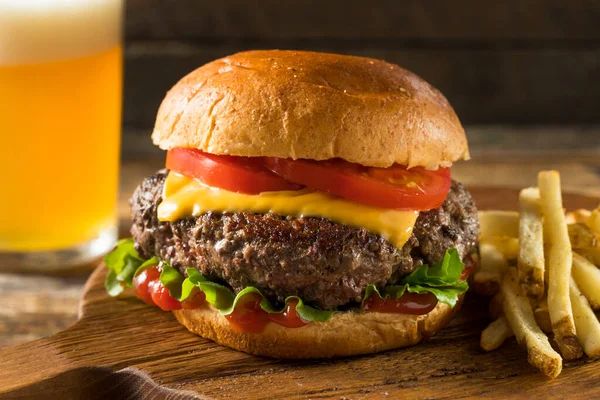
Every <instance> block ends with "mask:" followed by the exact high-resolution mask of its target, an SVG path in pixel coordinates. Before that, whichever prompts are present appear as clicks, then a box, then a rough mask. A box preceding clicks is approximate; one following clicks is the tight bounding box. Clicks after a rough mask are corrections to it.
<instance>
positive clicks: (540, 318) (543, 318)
mask: <svg viewBox="0 0 600 400" xmlns="http://www.w3.org/2000/svg"><path fill="white" fill-rule="evenodd" d="M533 314H534V315H535V322H537V324H538V326H539V327H540V329H541V330H542V331H543V332H545V333H552V322H550V313H549V311H548V302H547V301H546V299H543V300H542V301H540V303H539V304H538V306H537V307H536V308H535V311H534V312H533Z"/></svg>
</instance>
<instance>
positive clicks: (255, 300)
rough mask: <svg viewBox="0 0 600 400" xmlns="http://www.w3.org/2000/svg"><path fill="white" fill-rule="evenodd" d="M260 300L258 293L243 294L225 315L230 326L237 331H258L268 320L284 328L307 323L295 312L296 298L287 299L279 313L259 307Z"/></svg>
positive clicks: (299, 326) (263, 327)
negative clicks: (269, 311)
mask: <svg viewBox="0 0 600 400" xmlns="http://www.w3.org/2000/svg"><path fill="white" fill-rule="evenodd" d="M261 300H262V296H261V295H260V294H258V293H250V294H247V295H245V296H243V297H242V298H241V299H240V300H239V301H238V303H237V305H236V307H235V309H234V310H233V312H232V313H231V314H229V315H226V316H225V318H227V320H228V321H229V323H230V324H231V327H232V328H233V329H235V330H236V331H238V332H252V333H260V332H262V331H263V330H264V329H265V326H266V325H267V324H268V323H269V322H273V323H275V324H277V325H281V326H284V327H286V328H301V327H303V326H304V325H306V324H308V322H306V321H304V320H303V319H302V318H300V316H299V315H298V313H297V312H296V306H297V305H298V301H297V300H295V299H294V300H290V301H288V302H287V304H286V306H285V309H284V310H283V312H281V313H268V312H266V311H265V310H263V309H262V308H261V307H260V302H261Z"/></svg>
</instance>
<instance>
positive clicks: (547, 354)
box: [502, 268, 562, 378]
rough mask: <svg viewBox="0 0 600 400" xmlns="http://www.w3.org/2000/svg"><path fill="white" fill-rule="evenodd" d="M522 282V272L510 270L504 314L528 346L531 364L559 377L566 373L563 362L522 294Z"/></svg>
mask: <svg viewBox="0 0 600 400" xmlns="http://www.w3.org/2000/svg"><path fill="white" fill-rule="evenodd" d="M518 279H519V278H518V272H517V270H516V269H514V268H509V270H508V271H507V273H506V274H505V275H504V280H503V281H502V291H503V292H504V296H505V298H504V305H503V310H504V315H505V316H506V320H507V321H508V325H509V326H510V329H511V330H512V332H513V333H514V334H515V337H516V338H517V342H519V344H522V345H523V344H524V345H525V346H526V348H527V353H528V357H527V359H528V361H529V363H530V364H531V365H533V366H534V367H536V368H538V369H540V370H541V371H542V372H543V373H544V375H546V376H548V377H550V378H556V377H557V376H558V375H559V374H560V372H561V370H562V359H561V357H560V355H559V354H558V353H557V352H556V351H554V349H553V348H552V346H550V342H549V341H548V337H547V336H546V335H545V334H544V332H542V331H541V329H540V327H539V326H538V325H537V324H536V322H535V317H534V315H533V311H532V310H531V304H530V303H529V299H528V298H527V297H526V296H523V295H521V293H520V289H521V287H520V286H519V283H518Z"/></svg>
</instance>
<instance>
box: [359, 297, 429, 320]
mask: <svg viewBox="0 0 600 400" xmlns="http://www.w3.org/2000/svg"><path fill="white" fill-rule="evenodd" d="M436 305H437V298H436V297H435V295H433V294H432V293H423V294H419V293H409V292H405V293H404V294H403V295H402V296H400V298H399V299H398V300H393V299H385V300H384V299H382V298H381V297H379V296H377V294H373V295H371V296H370V297H369V298H368V299H367V300H365V303H364V305H363V311H374V312H380V313H402V314H414V315H422V314H427V313H428V312H429V311H431V310H433V309H434V308H435V306H436Z"/></svg>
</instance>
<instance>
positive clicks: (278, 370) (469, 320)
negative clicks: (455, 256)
mask: <svg viewBox="0 0 600 400" xmlns="http://www.w3.org/2000/svg"><path fill="white" fill-rule="evenodd" d="M470 190H471V192H472V193H473V195H474V196H475V198H476V200H477V204H478V206H479V208H480V209H491V208H493V209H516V205H517V196H518V191H517V190H516V189H506V188H503V189H498V188H471V189H470ZM564 201H565V206H566V207H568V208H569V209H574V208H593V207H595V206H597V205H598V199H592V198H588V197H583V196H578V195H568V194H567V195H565V196H564ZM105 274H106V270H105V267H104V266H103V265H101V266H99V267H98V268H97V269H96V271H95V272H94V273H93V274H92V276H91V277H90V279H89V281H88V282H87V284H86V287H85V290H84V294H83V298H82V300H81V304H80V310H79V316H80V319H79V320H78V322H77V323H76V324H75V325H74V326H72V327H70V328H68V329H66V330H65V331H63V332H60V333H58V334H56V335H54V336H51V337H48V338H44V339H41V340H37V341H34V342H31V343H27V344H23V345H19V346H15V347H10V348H5V349H0V398H2V399H30V398H35V399H43V398H52V399H56V398H68V399H73V398H86V399H104V398H110V399H119V398H157V399H158V398H166V397H168V398H172V399H178V398H179V399H187V398H189V399H193V398H231V399H254V398H277V399H283V398H286V399H292V398H297V399H304V398H312V399H315V398H333V399H363V398H390V399H395V398H438V399H443V398H452V399H454V398H464V397H480V396H485V397H490V398H491V397H507V396H518V397H521V396H523V397H524V396H527V397H534V398H565V397H569V398H571V397H573V398H598V397H600V361H599V362H594V361H592V360H589V359H588V358H585V357H584V358H582V359H581V360H577V361H574V362H568V363H565V365H564V369H563V372H562V374H561V375H560V376H559V377H558V378H557V379H555V380H549V379H547V378H545V377H544V376H543V375H542V374H541V373H539V372H538V371H537V370H535V369H534V368H533V367H531V366H530V365H529V364H528V363H527V354H526V352H525V350H523V349H521V348H519V346H518V345H517V344H516V342H515V340H514V339H512V340H509V341H508V342H507V343H505V344H504V345H503V346H502V347H501V348H500V349H498V350H496V351H493V352H490V353H486V352H484V351H483V350H481V349H480V347H479V335H480V332H481V330H482V329H483V328H484V327H485V326H486V325H487V323H488V320H487V302H488V300H487V299H486V298H483V297H479V296H477V295H475V294H469V295H468V296H467V301H466V302H465V305H464V307H463V309H462V310H461V312H460V313H459V314H458V316H457V317H456V318H455V319H454V320H453V321H452V322H451V323H450V324H449V326H448V327H446V328H445V329H443V330H442V331H441V332H439V333H438V334H437V335H435V336H434V337H433V338H431V339H430V340H429V341H428V342H426V343H423V344H420V345H417V346H414V347H410V348H405V349H399V350H394V351H388V352H384V353H381V354H377V355H370V356H360V357H352V358H345V359H335V360H316V361H298V362H290V361H280V360H272V359H267V358H260V357H255V356H250V355H247V354H245V353H240V352H237V351H234V350H231V349H228V348H225V347H222V346H219V345H217V344H215V343H213V342H211V341H208V340H205V339H203V338H200V337H198V336H195V335H192V334H190V333H189V332H187V330H186V329H185V328H183V327H182V326H180V325H179V323H177V321H176V320H175V318H174V317H173V316H172V315H171V313H168V312H163V311H160V310H159V309H158V308H154V307H150V306H146V305H144V304H143V303H142V302H140V301H139V300H137V299H136V298H135V297H134V296H133V294H132V293H130V292H129V293H126V294H125V295H123V296H121V297H119V298H118V299H113V298H110V297H109V296H108V295H107V294H106V293H105V291H104V287H103V281H104V277H105Z"/></svg>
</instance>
